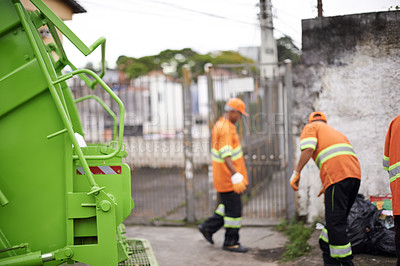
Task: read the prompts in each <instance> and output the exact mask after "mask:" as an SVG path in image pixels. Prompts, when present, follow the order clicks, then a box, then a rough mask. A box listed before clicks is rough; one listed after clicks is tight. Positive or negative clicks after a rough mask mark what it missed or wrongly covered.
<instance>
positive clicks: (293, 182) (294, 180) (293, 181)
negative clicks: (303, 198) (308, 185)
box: [290, 171, 300, 191]
mask: <svg viewBox="0 0 400 266" xmlns="http://www.w3.org/2000/svg"><path fill="white" fill-rule="evenodd" d="M299 181H300V173H299V172H297V171H293V174H292V176H291V177H290V186H291V187H292V189H293V190H294V191H297V190H299Z"/></svg>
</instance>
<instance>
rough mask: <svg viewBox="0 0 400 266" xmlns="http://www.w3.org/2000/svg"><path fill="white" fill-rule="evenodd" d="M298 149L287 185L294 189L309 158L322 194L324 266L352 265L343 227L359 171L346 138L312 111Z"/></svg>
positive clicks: (358, 179) (321, 242) (354, 155)
mask: <svg viewBox="0 0 400 266" xmlns="http://www.w3.org/2000/svg"><path fill="white" fill-rule="evenodd" d="M300 149H301V155H300V158H299V161H298V163H297V166H296V168H295V170H294V172H293V174H292V176H291V178H290V185H291V186H292V188H293V189H294V190H295V191H297V190H298V185H299V180H300V172H301V170H302V169H303V167H304V166H305V165H306V163H307V162H308V160H309V159H310V158H313V159H314V161H315V163H316V164H317V166H318V168H319V169H320V178H321V182H322V186H323V189H322V190H321V192H322V191H325V221H326V225H325V227H324V229H323V230H322V232H321V235H320V239H319V244H320V248H321V250H322V257H323V259H324V264H325V265H354V264H353V262H352V259H353V255H352V251H351V244H350V242H349V240H348V238H347V234H346V228H347V216H348V215H349V212H350V209H351V206H352V205H353V203H354V201H355V198H356V196H357V194H358V189H359V187H360V181H361V170H360V163H359V162H358V159H357V156H356V154H355V152H354V150H353V147H352V146H351V144H350V142H349V141H348V140H347V138H346V136H344V135H343V134H342V133H340V132H339V131H337V130H335V129H334V128H333V127H331V126H329V125H328V124H327V119H326V116H325V114H324V113H322V112H313V113H311V114H310V116H309V119H308V124H307V125H306V126H305V127H304V129H303V131H302V132H301V136H300ZM320 194H321V193H320Z"/></svg>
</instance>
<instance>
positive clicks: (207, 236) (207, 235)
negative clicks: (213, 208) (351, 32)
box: [197, 224, 214, 245]
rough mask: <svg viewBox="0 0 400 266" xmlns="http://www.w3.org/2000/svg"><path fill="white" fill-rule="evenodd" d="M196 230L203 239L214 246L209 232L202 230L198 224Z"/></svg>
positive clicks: (202, 227) (201, 226)
mask: <svg viewBox="0 0 400 266" xmlns="http://www.w3.org/2000/svg"><path fill="white" fill-rule="evenodd" d="M197 228H198V229H199V231H200V233H202V234H203V236H204V238H205V239H206V240H207V241H208V242H210V243H211V244H213V245H214V241H213V239H212V234H210V232H208V230H207V229H206V228H204V226H203V225H202V224H199V226H197Z"/></svg>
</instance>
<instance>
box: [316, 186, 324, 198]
mask: <svg viewBox="0 0 400 266" xmlns="http://www.w3.org/2000/svg"><path fill="white" fill-rule="evenodd" d="M324 193H325V188H321V190H320V192H319V193H318V196H317V197H318V198H319V196H321V195H322V194H324Z"/></svg>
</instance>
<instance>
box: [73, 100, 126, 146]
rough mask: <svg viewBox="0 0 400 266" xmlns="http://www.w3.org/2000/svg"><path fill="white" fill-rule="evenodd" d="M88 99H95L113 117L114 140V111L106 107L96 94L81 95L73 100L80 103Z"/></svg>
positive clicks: (115, 122) (115, 135) (115, 134)
mask: <svg viewBox="0 0 400 266" xmlns="http://www.w3.org/2000/svg"><path fill="white" fill-rule="evenodd" d="M89 99H93V100H95V101H97V102H98V103H99V104H100V105H101V106H102V107H103V109H104V110H105V111H106V112H107V113H108V114H109V115H110V116H111V117H112V118H113V141H115V140H116V139H117V129H118V126H117V116H116V115H115V113H114V112H113V111H112V110H111V108H110V107H108V106H107V105H106V104H105V102H104V101H103V100H102V99H100V97H98V96H96V95H86V96H83V97H81V98H78V99H76V100H75V103H80V102H83V101H85V100H89Z"/></svg>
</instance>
